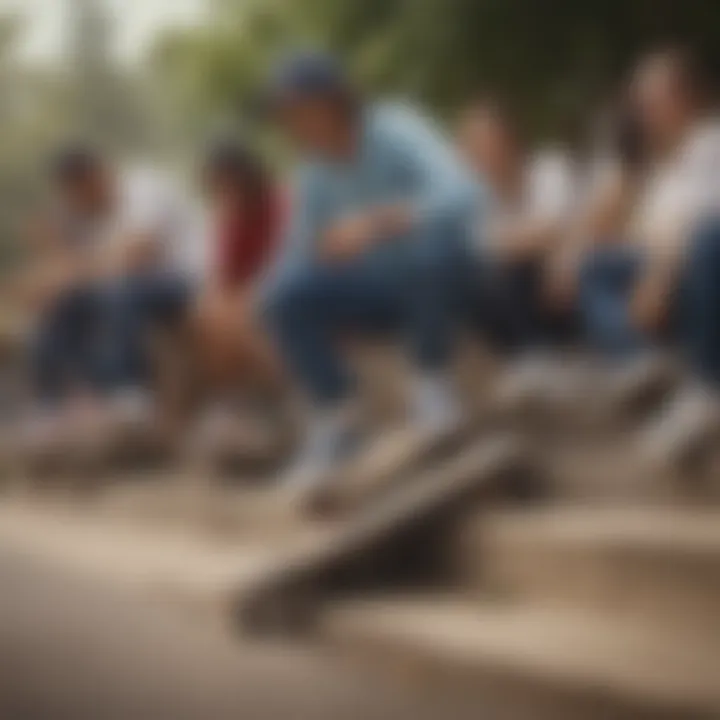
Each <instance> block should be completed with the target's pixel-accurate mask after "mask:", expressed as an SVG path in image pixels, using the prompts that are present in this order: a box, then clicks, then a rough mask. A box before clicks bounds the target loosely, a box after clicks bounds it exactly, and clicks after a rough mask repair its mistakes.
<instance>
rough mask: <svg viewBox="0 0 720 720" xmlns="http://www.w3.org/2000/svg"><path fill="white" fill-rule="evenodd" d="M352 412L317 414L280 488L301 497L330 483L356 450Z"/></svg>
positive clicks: (355, 432)
mask: <svg viewBox="0 0 720 720" xmlns="http://www.w3.org/2000/svg"><path fill="white" fill-rule="evenodd" d="M357 439H358V433H357V427H356V423H355V418H354V413H353V412H352V411H350V410H349V409H348V408H340V409H336V410H333V411H330V412H324V413H321V414H319V415H317V416H316V417H315V418H313V419H312V421H311V422H310V427H309V428H308V432H307V436H306V438H305V441H304V443H303V445H302V447H301V448H300V451H299V452H298V454H297V456H296V458H295V460H294V461H292V462H291V464H290V467H289V469H288V470H287V471H286V472H285V474H284V476H283V477H282V479H281V481H280V486H281V488H282V489H283V490H285V491H287V492H289V493H290V494H292V495H297V496H303V495H309V494H312V493H314V492H316V491H317V492H320V491H321V490H322V489H324V488H325V487H327V486H328V485H329V484H332V483H333V481H334V480H335V479H336V478H337V476H338V475H339V474H340V473H341V472H342V467H343V465H344V463H345V462H347V461H348V460H349V459H350V457H351V456H352V454H353V453H354V451H355V450H356V449H357Z"/></svg>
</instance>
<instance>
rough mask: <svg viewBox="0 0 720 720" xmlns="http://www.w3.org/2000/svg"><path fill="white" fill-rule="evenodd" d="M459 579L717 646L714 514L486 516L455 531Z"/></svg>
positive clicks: (719, 596) (719, 577)
mask: <svg viewBox="0 0 720 720" xmlns="http://www.w3.org/2000/svg"><path fill="white" fill-rule="evenodd" d="M458 542H459V544H458V549H457V555H456V557H457V559H458V563H459V568H458V569H459V573H460V575H461V577H462V578H463V582H464V583H466V584H468V585H470V586H471V587H472V588H474V591H475V592H476V594H477V595H478V596H480V597H486V596H487V594H488V593H491V594H494V595H500V596H503V597H510V598H520V599H522V600H528V601H532V602H533V603H539V604H543V605H545V606H549V607H557V608H581V609H591V610H593V611H595V612H599V613H602V614H604V615H605V616H608V617H614V618H615V617H624V618H627V619H628V620H632V621H634V622H638V623H641V624H645V625H648V626H656V627H661V626H662V627H665V626H670V627H672V628H673V629H674V631H676V632H683V633H686V634H688V635H689V636H702V635H705V634H708V633H714V635H715V636H716V637H717V638H718V645H720V610H719V608H720V510H715V509H707V508H706V509H704V510H703V509H697V508H696V509H692V508H685V509H683V508H681V507H674V508H673V507H655V508H652V507H645V508H639V507H638V508H625V507H623V508H613V507H596V508H588V507H586V508H581V507H562V508H547V509H536V510H513V511H504V512H493V513H491V514H488V515H486V516H484V517H479V516H478V517H476V518H474V519H473V520H471V521H470V522H469V523H468V524H467V525H466V526H465V527H464V528H461V529H460V530H459V541H458Z"/></svg>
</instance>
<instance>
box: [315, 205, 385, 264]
mask: <svg viewBox="0 0 720 720" xmlns="http://www.w3.org/2000/svg"><path fill="white" fill-rule="evenodd" d="M376 235H377V233H376V218H375V216H374V215H372V214H370V213H360V214H357V215H351V216H348V217H344V218H342V219H340V220H338V221H336V222H335V223H334V224H333V225H332V226H331V227H330V228H329V229H328V230H327V232H326V233H325V238H324V242H323V245H322V248H321V253H322V258H323V259H324V260H326V261H328V262H336V263H337V262H345V261H347V260H351V259H352V258H354V257H357V256H358V255H361V254H362V253H363V252H364V251H365V250H366V249H367V248H368V247H369V246H370V244H371V243H372V242H373V240H374V239H375V237H376Z"/></svg>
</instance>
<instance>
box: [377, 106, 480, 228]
mask: <svg viewBox="0 0 720 720" xmlns="http://www.w3.org/2000/svg"><path fill="white" fill-rule="evenodd" d="M388 124H389V126H390V127H389V128H388V137H387V142H388V144H389V146H391V147H392V148H393V151H394V152H395V153H397V155H398V162H399V163H401V164H403V165H404V166H405V170H406V171H407V172H409V173H410V174H411V176H412V177H413V179H414V185H415V188H416V189H415V191H414V193H413V195H412V196H411V197H408V198H404V199H402V200H400V201H399V202H397V203H390V204H389V205H388V206H386V207H384V208H378V209H377V213H378V217H379V222H380V224H381V226H382V224H383V223H387V225H388V227H389V229H390V230H396V229H397V225H398V224H399V225H401V226H403V227H405V228H412V226H413V225H417V224H419V223H425V222H431V223H432V222H436V221H442V220H444V219H445V218H449V217H452V216H453V215H455V214H456V213H458V212H464V211H466V210H468V209H469V208H470V207H471V204H472V203H474V202H475V200H476V193H475V191H474V184H473V183H472V181H471V179H470V178H469V176H468V174H467V171H466V170H465V168H464V167H463V165H462V163H461V162H460V160H459V158H458V157H457V155H456V151H455V149H454V148H453V147H452V145H451V144H450V143H449V142H447V141H446V139H445V138H444V137H443V135H442V133H441V132H440V130H439V129H437V128H436V127H434V126H433V125H432V123H431V122H430V121H429V120H426V119H425V118H424V117H422V116H420V115H418V114H416V113H413V112H412V111H410V110H409V109H398V110H396V111H395V112H394V114H393V116H392V117H391V118H390V120H389V121H388ZM381 229H382V227H381Z"/></svg>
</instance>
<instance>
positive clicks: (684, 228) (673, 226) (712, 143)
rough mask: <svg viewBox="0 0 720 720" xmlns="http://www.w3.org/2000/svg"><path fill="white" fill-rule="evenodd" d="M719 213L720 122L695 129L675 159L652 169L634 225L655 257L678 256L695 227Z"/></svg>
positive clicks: (637, 236) (635, 236) (633, 232)
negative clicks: (673, 254) (670, 253)
mask: <svg viewBox="0 0 720 720" xmlns="http://www.w3.org/2000/svg"><path fill="white" fill-rule="evenodd" d="M719 211H720V121H717V120H715V121H712V122H707V123H703V124H702V125H699V126H698V127H696V128H695V129H694V130H693V131H692V132H691V133H690V134H689V135H688V137H687V139H686V140H685V141H684V142H683V143H682V144H681V145H680V147H679V148H678V150H677V152H675V153H674V154H673V155H672V157H670V158H668V159H667V160H665V161H664V162H662V163H658V164H657V166H656V167H654V168H653V169H651V171H650V173H649V174H648V179H647V182H646V184H645V186H644V188H643V190H642V192H641V194H640V199H639V201H638V204H637V207H636V210H635V212H634V213H633V217H632V219H631V223H630V235H631V237H632V238H633V239H634V240H635V241H637V242H639V243H641V244H642V245H644V246H646V247H647V248H648V249H649V250H650V251H651V252H656V251H659V252H665V251H670V252H673V251H676V250H677V249H678V248H681V247H682V246H683V245H684V243H685V242H686V241H687V240H688V238H689V235H690V233H691V232H692V229H693V227H694V226H695V225H696V224H697V223H698V222H700V221H702V219H703V218H705V217H707V216H709V215H712V214H713V213H716V212H719Z"/></svg>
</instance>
